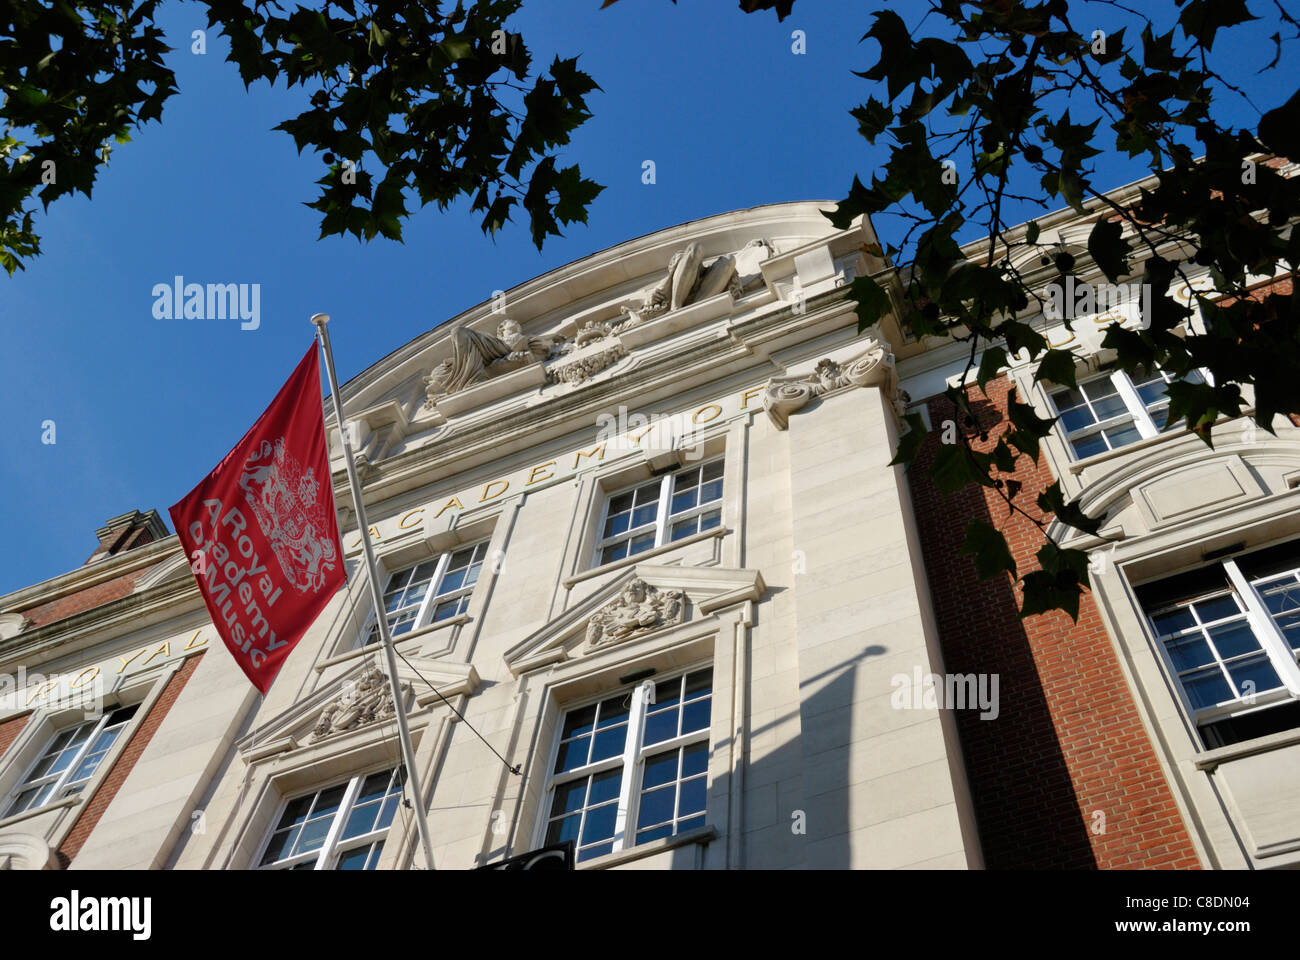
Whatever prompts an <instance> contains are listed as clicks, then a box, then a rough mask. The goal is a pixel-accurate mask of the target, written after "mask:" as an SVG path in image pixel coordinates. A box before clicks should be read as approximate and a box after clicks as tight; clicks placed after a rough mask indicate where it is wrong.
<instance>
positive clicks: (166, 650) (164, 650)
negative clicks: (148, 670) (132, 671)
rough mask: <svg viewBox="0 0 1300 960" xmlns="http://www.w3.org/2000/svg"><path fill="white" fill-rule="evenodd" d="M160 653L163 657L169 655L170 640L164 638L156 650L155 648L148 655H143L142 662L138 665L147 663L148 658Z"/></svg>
mask: <svg viewBox="0 0 1300 960" xmlns="http://www.w3.org/2000/svg"><path fill="white" fill-rule="evenodd" d="M160 653H161V654H162V655H163V656H165V657H170V656H171V655H172V642H171V641H170V640H164V641H163V645H162V646H161V647H159V648H158V649H157V650H155V651H154V652H153V653H151V654H149V656H147V657H145V661H144V663H142V664H140V666H142V667H143V666H145V665H147V664H148V663H149V661H150V660H152V659H153V658H154V657H156V656H158V654H160Z"/></svg>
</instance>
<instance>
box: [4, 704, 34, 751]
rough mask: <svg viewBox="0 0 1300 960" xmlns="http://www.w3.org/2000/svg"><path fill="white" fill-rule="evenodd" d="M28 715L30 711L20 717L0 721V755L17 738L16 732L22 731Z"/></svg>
mask: <svg viewBox="0 0 1300 960" xmlns="http://www.w3.org/2000/svg"><path fill="white" fill-rule="evenodd" d="M30 716H31V714H30V713H25V714H23V715H22V716H21V717H10V718H9V719H8V720H5V721H4V722H3V723H0V757H3V756H4V755H5V751H6V750H8V749H9V747H10V745H11V744H12V743H13V742H14V741H15V740H17V739H18V734H20V733H22V732H23V727H25V726H27V718H28V717H30Z"/></svg>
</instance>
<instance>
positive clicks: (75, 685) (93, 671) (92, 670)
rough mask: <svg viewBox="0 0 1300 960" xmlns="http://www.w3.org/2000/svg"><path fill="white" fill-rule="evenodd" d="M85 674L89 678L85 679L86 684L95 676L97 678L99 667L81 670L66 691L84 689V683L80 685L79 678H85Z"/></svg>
mask: <svg viewBox="0 0 1300 960" xmlns="http://www.w3.org/2000/svg"><path fill="white" fill-rule="evenodd" d="M86 674H90V676H89V677H86V683H90V681H91V680H94V679H95V678H96V677H97V676H99V667H97V666H96V667H87V668H86V669H85V670H82V671H81V672H80V673H79V674H77V676H76V678H75V679H74V680H73V681H72V683H70V684H68V689H69V690H76V689H77V688H78V687H84V686H85V685H86V683H82V682H81V678H82V677H85V676H86Z"/></svg>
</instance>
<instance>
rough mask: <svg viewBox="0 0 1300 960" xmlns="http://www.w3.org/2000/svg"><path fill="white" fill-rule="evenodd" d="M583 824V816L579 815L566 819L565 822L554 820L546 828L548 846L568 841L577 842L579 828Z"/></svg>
mask: <svg viewBox="0 0 1300 960" xmlns="http://www.w3.org/2000/svg"><path fill="white" fill-rule="evenodd" d="M581 823H582V815H581V814H578V813H575V814H573V815H572V816H569V817H565V818H564V819H563V820H552V821H551V822H550V823H549V824H547V826H546V846H550V845H551V844H553V843H564V842H565V841H566V840H577V839H578V827H579V825H580V824H581Z"/></svg>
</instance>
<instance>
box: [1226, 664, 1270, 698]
mask: <svg viewBox="0 0 1300 960" xmlns="http://www.w3.org/2000/svg"><path fill="white" fill-rule="evenodd" d="M1228 673H1230V674H1232V682H1233V683H1235V684H1236V685H1237V690H1238V691H1239V693H1240V695H1241V696H1243V697H1250V696H1253V695H1255V694H1258V693H1263V692H1264V691H1266V690H1275V689H1277V688H1278V687H1280V686H1282V681H1281V680H1279V679H1278V676H1277V671H1276V670H1274V669H1273V664H1272V663H1270V662H1269V659H1268V657H1267V656H1266V655H1265V654H1263V653H1261V654H1259V655H1258V656H1254V657H1246V658H1245V659H1242V660H1234V661H1233V662H1232V663H1230V664H1228Z"/></svg>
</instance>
